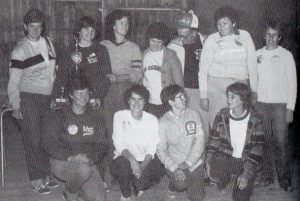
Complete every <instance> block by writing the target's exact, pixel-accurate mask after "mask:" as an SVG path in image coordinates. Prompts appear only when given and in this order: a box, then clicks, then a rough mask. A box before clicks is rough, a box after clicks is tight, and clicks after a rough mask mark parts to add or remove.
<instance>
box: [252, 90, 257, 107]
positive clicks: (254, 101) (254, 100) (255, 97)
mask: <svg viewBox="0 0 300 201" xmlns="http://www.w3.org/2000/svg"><path fill="white" fill-rule="evenodd" d="M256 102H257V93H256V92H252V93H251V104H252V105H254V104H255V103H256Z"/></svg>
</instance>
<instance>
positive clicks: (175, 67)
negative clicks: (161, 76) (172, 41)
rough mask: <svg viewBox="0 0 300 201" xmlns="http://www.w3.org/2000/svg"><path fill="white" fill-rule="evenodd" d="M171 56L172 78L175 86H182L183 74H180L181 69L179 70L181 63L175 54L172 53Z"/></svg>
mask: <svg viewBox="0 0 300 201" xmlns="http://www.w3.org/2000/svg"><path fill="white" fill-rule="evenodd" d="M171 55H172V59H170V60H172V61H173V63H172V68H171V69H172V70H171V72H172V77H173V80H174V82H175V84H178V85H179V86H182V87H183V86H184V81H183V73H182V68H181V63H180V60H179V58H178V57H177V55H176V53H175V52H174V53H173V54H171Z"/></svg>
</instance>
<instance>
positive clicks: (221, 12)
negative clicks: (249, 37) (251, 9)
mask: <svg viewBox="0 0 300 201" xmlns="http://www.w3.org/2000/svg"><path fill="white" fill-rule="evenodd" d="M224 17H228V18H229V19H230V20H231V22H232V23H235V24H236V27H239V23H240V17H239V14H238V12H237V11H236V10H235V9H233V8H232V7H231V6H228V5H226V6H223V7H220V8H218V10H216V12H215V16H214V19H215V25H216V24H217V22H218V21H219V20H220V19H222V18H224Z"/></svg>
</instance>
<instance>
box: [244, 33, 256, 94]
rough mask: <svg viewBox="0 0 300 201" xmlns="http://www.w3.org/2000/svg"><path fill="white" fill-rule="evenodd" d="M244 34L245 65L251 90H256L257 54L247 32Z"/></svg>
mask: <svg viewBox="0 0 300 201" xmlns="http://www.w3.org/2000/svg"><path fill="white" fill-rule="evenodd" d="M245 35H246V44H245V45H246V50H247V67H248V72H249V81H250V87H251V91H252V92H256V91H257V56H256V51H255V46H254V43H253V41H252V38H251V36H250V34H249V33H248V32H246V31H245Z"/></svg>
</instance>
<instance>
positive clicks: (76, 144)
mask: <svg viewBox="0 0 300 201" xmlns="http://www.w3.org/2000/svg"><path fill="white" fill-rule="evenodd" d="M70 86H71V90H70V92H71V94H70V97H71V99H72V104H71V105H68V106H66V107H63V108H61V109H59V110H56V111H53V112H52V113H50V114H49V116H48V118H47V121H46V122H45V124H44V136H43V147H44V149H45V150H46V152H48V153H49V154H50V156H51V158H52V162H51V171H52V173H53V175H54V176H55V177H57V178H58V179H60V180H63V181H65V189H64V192H63V197H64V199H65V200H66V201H79V200H81V198H82V199H84V200H85V201H104V200H105V191H104V185H103V182H101V181H102V180H101V177H100V174H99V172H98V170H97V167H96V165H95V164H96V163H97V162H98V161H100V160H102V159H103V158H104V156H105V154H106V150H107V140H106V137H105V126H104V120H103V119H102V118H101V116H99V115H96V114H97V112H96V111H95V110H93V109H92V108H91V107H89V105H88V103H89V99H90V97H89V87H88V82H87V81H86V80H85V79H83V78H81V79H74V80H72V81H71V85H70Z"/></svg>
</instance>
